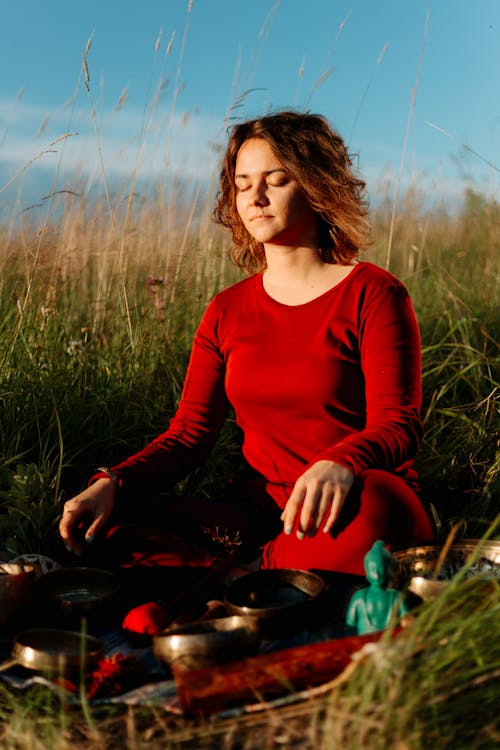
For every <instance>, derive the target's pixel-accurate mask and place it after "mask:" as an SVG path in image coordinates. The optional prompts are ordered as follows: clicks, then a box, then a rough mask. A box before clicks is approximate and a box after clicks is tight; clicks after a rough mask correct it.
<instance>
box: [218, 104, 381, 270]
mask: <svg viewBox="0 0 500 750" xmlns="http://www.w3.org/2000/svg"><path fill="white" fill-rule="evenodd" d="M249 138H263V139H264V140H266V141H267V142H268V143H269V145H270V146H271V148H272V150H273V151H274V153H275V154H276V156H277V157H278V159H279V160H280V161H281V163H282V164H283V165H284V167H285V168H286V169H287V170H288V172H289V173H290V175H291V176H292V177H293V179H294V180H296V182H297V184H298V185H299V187H300V189H301V190H302V191H303V193H304V195H305V196H306V198H307V200H308V201H309V204H310V205H311V207H312V208H313V210H314V211H315V212H316V214H317V215H318V252H319V254H320V256H321V258H322V259H323V260H324V261H325V262H326V263H341V264H345V263H348V262H349V261H350V260H352V258H354V257H355V256H356V255H357V254H358V252H359V251H360V250H364V249H365V248H366V247H368V245H370V244H371V231H370V222H369V221H368V205H367V202H366V200H365V199H364V192H365V187H366V186H365V183H364V182H363V180H360V179H358V178H357V177H356V176H355V175H354V173H353V170H352V161H351V157H350V155H349V153H348V151H347V148H346V146H345V144H344V141H343V139H342V138H341V137H340V135H338V133H336V132H335V131H334V130H333V129H332V127H331V126H330V124H329V122H328V120H327V119H326V118H325V117H323V116H322V115H316V114H302V113H300V112H295V111H292V110H290V111H283V112H277V113H275V114H271V115H266V116H265V117H260V118H259V119H256V120H248V121H247V122H243V123H240V124H238V125H234V126H233V128H232V129H231V131H230V134H229V141H228V145H227V148H226V153H225V155H224V159H223V162H222V168H221V172H220V182H219V193H218V198H217V206H216V208H215V211H214V216H215V219H216V221H217V222H218V223H220V224H222V225H223V226H225V227H228V229H230V231H231V233H232V239H233V248H232V251H231V257H232V259H233V261H234V262H235V263H236V265H237V266H239V267H240V268H242V269H244V270H245V271H247V272H248V273H254V272H258V271H261V270H263V269H264V268H265V266H266V260H265V254H264V246H263V245H262V243H260V242H257V241H256V240H255V239H254V238H253V237H252V236H251V235H250V234H249V232H248V231H247V230H246V229H245V227H244V225H243V222H242V221H241V219H240V217H239V215H238V212H237V210H236V186H235V180H234V173H235V167H236V157H237V155H238V151H239V150H240V148H241V146H242V145H243V144H244V143H245V141H247V140H248V139H249Z"/></svg>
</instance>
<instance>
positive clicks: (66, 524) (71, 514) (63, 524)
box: [59, 508, 79, 551]
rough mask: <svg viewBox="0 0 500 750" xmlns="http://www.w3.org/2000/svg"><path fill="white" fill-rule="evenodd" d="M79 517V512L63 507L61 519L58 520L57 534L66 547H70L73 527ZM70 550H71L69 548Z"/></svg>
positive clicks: (72, 540)
mask: <svg viewBox="0 0 500 750" xmlns="http://www.w3.org/2000/svg"><path fill="white" fill-rule="evenodd" d="M78 518H79V514H78V513H76V511H74V510H71V509H70V508H64V510H63V514H62V516H61V520H60V521H59V534H60V535H61V539H62V540H63V542H64V544H65V545H66V547H68V548H69V547H71V546H72V544H73V542H74V539H73V534H72V531H73V527H74V525H75V523H76V521H77V520H78ZM70 551H71V550H70Z"/></svg>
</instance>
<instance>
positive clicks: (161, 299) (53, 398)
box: [0, 190, 500, 750]
mask: <svg viewBox="0 0 500 750" xmlns="http://www.w3.org/2000/svg"><path fill="white" fill-rule="evenodd" d="M53 201H54V205H53V208H52V211H51V212H49V213H48V214H47V215H46V216H45V217H42V219H41V220H39V221H37V222H35V221H33V220H31V219H30V217H29V214H27V215H26V216H25V218H24V219H23V221H22V222H17V223H16V224H14V223H12V224H7V225H5V226H2V227H0V550H2V551H4V552H6V553H7V554H8V555H11V556H14V555H15V554H18V553H25V552H38V553H45V554H49V555H54V556H57V554H58V551H59V541H58V538H57V534H56V525H57V518H58V515H59V512H60V508H61V503H62V502H63V501H64V500H65V499H67V498H68V497H70V496H71V495H72V493H74V492H76V491H77V490H79V489H80V488H81V487H82V486H83V485H84V484H85V482H86V479H87V477H88V475H89V473H90V472H91V471H92V470H93V468H94V467H95V466H97V465H102V464H103V463H105V464H108V465H109V464H112V463H113V462H114V461H116V460H118V459H119V458H121V457H124V456H126V455H128V454H129V453H130V452H131V451H133V450H136V449H138V448H140V447H141V446H142V445H144V444H145V442H146V441H147V440H149V439H150V438H152V437H153V436H155V435H156V434H158V433H159V432H160V431H162V430H163V429H165V426H166V424H167V421H168V419H169V417H170V416H171V415H172V413H173V410H174V408H175V404H176V401H177V399H178V398H179V394H180V389H181V386H182V380H183V375H184V371H185V367H186V363H187V358H188V355H189V349H190V343H191V339H192V335H193V332H194V330H195V327H196V325H197V323H198V321H199V318H200V316H201V314H202V311H203V309H204V308H205V306H206V304H207V302H208V300H209V299H210V298H211V296H212V295H213V294H214V293H215V292H216V291H218V290H219V289H221V288H223V287H225V286H227V285H228V284H230V283H232V282H233V281H235V280H236V279H237V278H238V273H237V272H236V271H235V270H234V269H233V268H232V267H231V266H230V264H229V261H228V259H227V257H228V255H227V252H228V238H227V236H226V235H225V234H223V233H222V232H221V231H220V229H219V228H218V227H217V226H215V225H214V224H213V223H212V221H211V216H210V207H209V205H210V201H209V200H208V199H207V201H206V202H205V200H204V199H202V198H201V197H199V200H198V201H197V202H189V201H183V200H182V197H179V198H178V199H177V200H174V201H173V202H172V201H169V203H168V205H167V207H165V204H164V196H163V195H162V194H161V193H158V194H155V195H152V196H150V197H149V199H148V200H147V201H146V200H145V201H140V200H139V201H138V200H135V199H134V200H130V201H129V202H128V203H126V204H125V205H124V204H123V201H121V202H118V201H117V202H116V205H114V204H113V199H112V198H111V203H109V204H108V203H107V202H106V201H105V200H103V201H102V202H101V201H99V200H96V201H93V202H91V201H89V200H88V199H85V198H79V199H75V198H74V197H73V196H67V195H60V196H58V197H57V196H56V198H54V199H53ZM57 201H59V203H57ZM373 226H374V245H373V248H372V250H371V251H370V252H368V253H366V254H365V256H364V257H365V258H366V259H367V260H371V261H373V262H376V263H378V264H380V265H382V266H385V265H387V259H388V238H389V235H391V237H392V239H391V246H390V258H389V264H388V265H389V269H390V270H391V271H393V272H394V273H395V274H396V275H397V276H399V277H400V278H401V279H402V280H403V281H404V282H405V283H406V284H407V286H408V288H409V290H410V293H411V296H412V298H413V301H414V305H415V309H416V312H417V317H418V319H419V323H420V327H421V334H422V345H423V384H424V405H423V416H424V420H425V427H426V436H425V440H424V442H423V445H422V447H421V450H420V453H419V456H418V470H419V473H420V477H421V484H422V487H423V490H424V492H425V494H426V495H427V496H428V497H429V499H431V500H432V501H433V503H434V504H435V506H436V507H437V509H438V511H439V514H440V516H441V518H442V521H443V531H442V536H443V537H444V536H445V535H446V534H447V533H448V531H449V530H450V529H451V528H452V527H453V526H454V524H455V523H456V522H457V521H461V522H463V524H464V527H463V529H462V533H464V534H465V535H467V536H469V537H473V536H482V535H483V534H485V533H486V532H487V531H488V529H489V530H490V534H491V535H492V536H493V537H494V538H500V531H499V526H498V524H497V525H494V522H495V519H496V518H497V516H498V512H499V497H500V480H499V468H500V458H499V450H498V434H499V432H498V427H499V415H498V412H499V384H498V365H499V344H498V330H499V320H498V281H499V266H498V258H499V256H500V205H499V204H498V203H497V202H496V201H495V200H493V199H489V198H486V197H484V196H482V195H481V194H478V193H477V192H474V191H472V190H470V191H468V192H467V193H466V195H465V196H464V202H463V205H462V207H461V208H460V209H456V208H455V209H454V210H453V211H452V210H451V209H450V210H447V209H446V207H444V206H443V207H440V208H436V209H434V210H426V211H423V210H422V209H421V208H420V204H419V200H418V196H417V195H415V194H413V193H408V194H407V196H406V197H405V198H404V199H402V200H401V202H400V208H399V211H398V213H397V216H396V218H395V221H394V220H393V218H392V216H391V210H390V206H387V207H385V206H384V205H382V206H381V207H379V208H378V209H377V210H376V211H374V213H373ZM238 461H239V436H238V433H237V431H236V429H235V427H234V424H233V423H232V422H231V420H228V423H227V425H226V427H225V428H224V431H223V434H222V436H221V439H220V440H219V443H218V446H217V448H216V450H215V451H214V454H213V455H212V457H211V459H210V461H209V462H208V463H207V465H206V466H204V467H201V468H200V469H199V470H197V471H196V472H194V474H193V475H192V476H191V477H190V478H188V479H187V480H186V481H184V482H183V483H182V484H181V485H180V486H178V487H177V488H176V491H177V492H179V493H183V492H184V493H192V492H193V491H195V490H196V491H200V492H203V493H205V494H207V495H214V494H216V493H217V489H218V487H219V486H220V485H221V483H222V482H224V481H225V479H226V478H227V477H228V476H229V475H230V473H231V471H232V470H233V469H234V468H235V467H236V466H237V465H238ZM453 592H454V593H453ZM498 602H499V597H498V587H497V586H496V585H491V586H489V587H487V588H484V589H483V588H481V587H479V588H477V589H475V588H474V589H472V588H471V586H470V584H468V583H467V582H465V581H462V582H460V581H458V582H457V583H456V586H455V588H454V589H452V591H451V592H450V593H449V594H447V595H446V596H444V597H440V598H439V599H438V600H437V601H436V602H435V603H434V604H433V605H431V606H428V607H426V608H425V609H424V611H423V613H422V615H421V616H420V617H419V618H418V625H417V626H416V627H415V628H414V629H412V633H411V634H410V635H409V636H407V637H406V639H405V640H403V641H402V642H401V648H400V649H399V650H398V651H397V652H395V653H393V654H392V656H391V659H392V661H391V665H390V666H388V665H387V664H385V665H383V666H380V664H379V665H378V666H377V663H376V661H374V660H370V659H367V660H366V663H365V664H361V665H360V666H359V667H358V668H357V669H356V670H355V671H354V673H353V675H352V677H351V679H350V680H349V681H348V682H346V683H345V684H344V685H342V687H341V688H339V689H338V690H336V691H332V692H331V693H325V695H323V696H321V697H318V698H317V699H315V700H314V701H312V702H308V703H307V704H306V705H302V706H300V707H294V708H292V709H287V710H286V711H285V710H282V711H275V712H273V713H272V714H271V715H269V714H266V715H264V716H262V715H261V716H259V717H254V718H253V720H252V725H251V726H250V724H249V723H248V720H241V721H240V722H233V723H230V722H229V723H228V722H222V723H220V724H216V725H214V724H210V723H208V724H205V723H202V725H201V726H197V727H193V726H192V725H189V724H188V725H187V726H185V725H184V724H183V723H182V722H180V721H179V722H177V723H175V722H172V721H170V720H168V721H167V720H166V718H165V717H164V716H162V715H161V713H158V712H154V711H152V710H151V711H145V710H137V711H130V712H128V713H125V714H123V712H121V713H120V712H113V711H110V710H109V711H108V712H106V713H102V711H101V713H99V712H96V713H95V714H93V715H92V716H90V715H83V716H82V715H81V713H77V714H75V715H73V713H72V711H71V710H70V709H68V708H67V707H64V706H62V705H61V704H59V703H58V701H57V700H56V699H55V698H54V697H53V696H47V695H46V694H45V693H43V691H34V692H33V693H32V694H30V696H29V697H26V696H24V697H23V698H19V697H18V696H15V695H13V694H11V693H10V692H9V691H7V690H5V689H3V688H2V689H1V690H0V716H1V718H2V719H3V723H2V727H3V729H1V730H0V737H1V738H2V747H5V748H12V749H14V748H21V747H23V748H24V747H29V748H33V749H35V748H42V747H51V748H54V749H58V748H61V749H64V750H65V749H66V748H69V747H73V748H79V747H82V748H83V747H96V748H97V747H103V748H104V747H106V748H113V747H116V748H118V747H120V748H121V747H130V748H142V747H144V748H145V747H148V748H152V747H163V748H167V747H168V748H170V747H172V748H173V747H193V748H194V747H201V748H202V747H218V748H219V747H220V748H223V747H228V748H229V747H234V748H236V747H238V748H240V747H241V748H248V749H250V748H254V747H255V748H262V747H267V746H269V747H274V746H282V747H287V748H288V747H290V748H291V747H304V748H309V747H310V748H318V749H321V748H327V747H334V746H335V747H337V746H338V747H349V748H357V747H391V748H392V747H394V748H428V747H450V748H454V750H455V749H456V748H476V747H477V748H486V747H494V746H495V744H494V743H495V742H498V741H499V738H500V727H499V725H498V718H497V711H496V708H495V700H494V696H495V694H498V690H497V688H498V676H499V670H500V651H499V648H500V646H499V642H500V639H499V638H498V635H499V626H498V622H499V621H500V618H499V615H500V612H499V610H498V607H499V604H498ZM495 634H496V635H495ZM493 636H495V637H493ZM422 641H425V644H426V647H425V649H424V650H423V652H422V649H421V645H422ZM368 677H369V679H367V678H368ZM464 706H466V707H467V709H468V710H469V709H470V711H472V715H473V717H474V720H473V721H470V720H468V723H467V725H464V722H463V721H462V720H461V717H462V715H463V713H464V708H463V707H464ZM354 717H355V720H354ZM443 738H446V742H445V741H444V739H443ZM333 740H334V741H335V742H336V743H337V744H336V745H334V744H332V743H333Z"/></svg>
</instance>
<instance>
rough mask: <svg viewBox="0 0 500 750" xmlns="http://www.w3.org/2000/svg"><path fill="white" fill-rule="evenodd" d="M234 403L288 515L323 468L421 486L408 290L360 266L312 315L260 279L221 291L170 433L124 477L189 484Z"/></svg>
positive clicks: (199, 335) (201, 330)
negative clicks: (395, 477) (308, 473)
mask: <svg viewBox="0 0 500 750" xmlns="http://www.w3.org/2000/svg"><path fill="white" fill-rule="evenodd" d="M229 404H231V405H232V406H233V408H234V411H235V415H236V421H237V424H238V425H239V426H240V428H241V430H242V432H243V453H244V456H245V458H246V460H247V461H248V463H249V464H250V466H252V467H253V468H254V469H255V470H257V472H259V473H260V474H261V475H262V476H263V477H264V479H265V482H266V489H267V491H268V492H269V494H270V495H271V496H272V497H273V498H274V499H275V501H276V502H277V503H278V505H279V506H280V507H284V505H285V503H286V501H287V499H288V497H289V494H290V492H291V489H292V487H293V485H294V483H295V481H296V480H297V478H298V477H299V476H300V475H301V474H302V473H303V472H304V470H305V469H306V468H307V467H308V466H310V465H311V464H312V463H314V462H315V461H317V460H319V459H329V460H331V461H336V462H338V463H339V464H342V465H343V466H345V467H347V468H349V469H350V470H351V471H352V472H353V473H354V474H355V475H359V473H360V472H362V471H363V470H364V469H367V468H382V469H386V470H388V471H391V472H394V473H397V474H399V475H401V476H402V477H403V478H404V479H405V480H406V481H407V482H408V483H409V484H411V485H415V482H416V475H415V472H414V470H413V467H412V462H413V457H414V455H415V452H416V450H417V447H418V444H419V441H420V439H421V436H422V424H421V421H420V416H419V414H420V405H421V361H420V336H419V330H418V326H417V322H416V319H415V314H414V312H413V307H412V304H411V301H410V298H409V296H408V292H407V291H406V289H405V287H404V286H403V284H402V283H401V282H400V281H399V280H398V279H396V278H395V277H394V276H392V275H391V274H389V273H388V272H386V271H384V270H383V269H381V268H379V267H377V266H375V265H373V264H371V263H366V262H360V263H358V264H357V265H356V266H355V267H354V268H353V270H352V271H351V273H350V274H349V275H348V276H347V277H346V278H345V279H344V280H343V281H341V282H340V283H339V284H337V286H335V287H333V288H332V289H330V290H329V291H327V292H326V293H324V294H322V295H321V296H319V297H317V298H316V299H314V300H312V301H310V302H307V303H305V304H302V305H296V306H290V305H285V304H282V303H280V302H277V301H276V300H274V299H272V298H271V297H270V296H269V295H268V294H267V293H266V291H265V290H264V287H263V283H262V276H261V275H260V274H257V275H254V276H251V277H249V278H247V279H244V280H243V281H240V282H238V283H237V284H235V285H233V286H232V287H230V288H229V289H226V290H225V291H222V292H220V293H219V294H217V295H216V296H215V297H214V299H213V300H212V301H211V303H210V304H209V306H208V308H207V310H206V312H205V314H204V316H203V318H202V320H201V323H200V325H199V327H198V330H197V332H196V335H195V338H194V342H193V348H192V352H191V358H190V361H189V365H188V369H187V373H186V379H185V383H184V388H183V392H182V397H181V400H180V403H179V405H178V409H177V412H176V414H175V416H174V417H173V419H172V420H171V421H170V424H169V427H168V429H167V431H166V432H164V433H163V434H161V435H159V436H158V437H157V438H156V439H155V440H153V441H152V442H151V443H149V445H147V446H146V447H145V448H144V449H143V450H141V451H140V452H139V453H136V454H135V455H133V456H131V457H130V458H128V459H127V460H126V461H124V462H123V463H120V464H118V465H117V466H114V467H113V471H114V472H115V473H116V474H117V475H118V477H119V479H120V481H122V482H124V483H127V484H128V483H129V482H131V483H132V484H134V485H135V484H136V483H141V484H142V483H144V482H146V483H148V484H150V485H151V484H154V485H156V486H160V485H161V484H162V482H163V483H165V482H166V481H172V479H174V480H177V479H180V478H181V477H182V476H185V475H186V474H187V473H188V472H189V471H190V470H191V469H193V468H194V467H195V465H196V464H197V463H198V462H199V461H200V460H201V459H203V458H204V457H205V455H206V454H207V452H208V451H209V450H210V448H211V447H212V446H213V443H214V442H215V440H216V438H217V435H218V433H219V431H220V429H221V427H222V424H223V422H224V419H225V416H226V413H227V409H228V406H229Z"/></svg>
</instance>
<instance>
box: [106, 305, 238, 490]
mask: <svg viewBox="0 0 500 750" xmlns="http://www.w3.org/2000/svg"><path fill="white" fill-rule="evenodd" d="M217 327H218V326H217V314H216V311H215V307H214V304H213V303H211V304H210V305H209V307H208V308H207V310H206V312H205V315H204V316H203V319H202V321H201V323H200V325H199V327H198V330H197V332H196V335H195V338H194V341H193V348H192V351H191V357H190V360H189V364H188V368H187V372H186V378H185V381H184V386H183V390H182V395H181V400H180V402H179V405H178V408H177V411H176V413H175V416H174V417H173V419H172V420H171V421H170V424H169V427H168V429H167V430H166V432H164V433H162V434H161V435H159V436H158V437H157V438H155V439H154V440H153V441H152V442H151V443H149V444H148V445H147V446H146V447H145V448H143V449H142V450H141V451H139V452H138V453H136V454H135V455H133V456H130V457H129V458H127V459H126V460H125V461H123V462H122V463H120V464H118V465H116V466H113V467H112V471H113V472H115V474H116V475H117V477H118V479H119V482H120V485H126V486H127V487H129V486H130V485H131V484H143V483H145V482H146V483H147V484H150V485H155V486H161V485H162V484H163V485H165V484H172V483H173V482H176V481H179V480H180V479H182V478H183V477H185V476H186V475H187V474H188V473H189V472H190V471H192V470H193V469H194V468H195V466H197V465H198V464H199V463H200V462H201V461H202V460H204V459H205V457H206V456H207V455H208V453H209V452H210V450H211V449H212V447H213V444H214V443H215V441H216V439H217V437H218V435H219V432H220V430H221V428H222V425H223V423H224V419H225V416H226V413H227V407H228V403H227V399H226V395H225V390H224V372H225V365H224V361H223V358H222V355H221V353H220V351H219V347H218V343H217Z"/></svg>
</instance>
